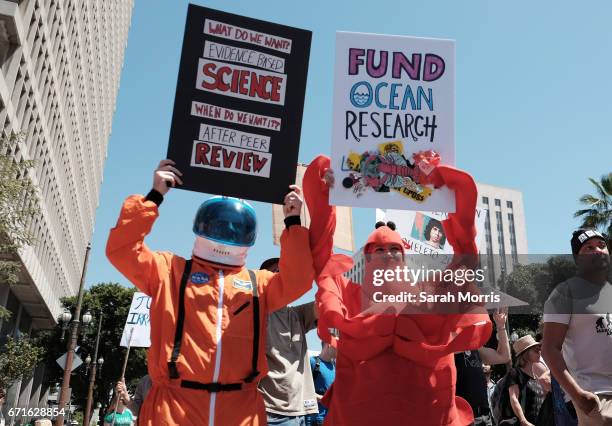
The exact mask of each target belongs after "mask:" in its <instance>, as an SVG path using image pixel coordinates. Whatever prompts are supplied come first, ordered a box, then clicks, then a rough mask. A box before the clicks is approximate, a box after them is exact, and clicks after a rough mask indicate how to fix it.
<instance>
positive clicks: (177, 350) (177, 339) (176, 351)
mask: <svg viewBox="0 0 612 426" xmlns="http://www.w3.org/2000/svg"><path fill="white" fill-rule="evenodd" d="M190 273H191V259H189V260H187V261H186V262H185V269H184V270H183V277H182V278H181V285H180V287H179V298H178V302H179V306H178V318H177V320H176V328H175V330H174V347H173V348H172V356H171V358H170V361H168V373H169V375H170V378H171V379H178V378H179V377H180V374H179V372H178V369H177V368H176V360H177V359H178V357H179V355H180V354H181V345H182V343H183V326H184V325H185V288H186V287H187V281H188V280H189V274H190Z"/></svg>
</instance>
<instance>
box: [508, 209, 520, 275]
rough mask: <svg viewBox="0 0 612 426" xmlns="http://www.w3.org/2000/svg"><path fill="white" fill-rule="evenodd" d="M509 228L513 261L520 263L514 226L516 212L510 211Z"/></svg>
mask: <svg viewBox="0 0 612 426" xmlns="http://www.w3.org/2000/svg"><path fill="white" fill-rule="evenodd" d="M508 228H509V229H510V250H511V253H512V262H514V263H515V264H516V263H518V254H517V250H516V232H515V228H514V214H512V213H508Z"/></svg>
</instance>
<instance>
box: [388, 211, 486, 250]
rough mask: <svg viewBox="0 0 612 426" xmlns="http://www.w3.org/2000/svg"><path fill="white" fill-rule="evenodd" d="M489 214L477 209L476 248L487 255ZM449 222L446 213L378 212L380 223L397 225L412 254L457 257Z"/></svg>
mask: <svg viewBox="0 0 612 426" xmlns="http://www.w3.org/2000/svg"><path fill="white" fill-rule="evenodd" d="M486 216H487V210H483V209H482V208H480V207H477V208H476V217H475V223H476V246H477V247H478V250H479V251H480V252H483V251H485V250H484V248H485V246H484V244H485V240H484V238H483V236H484V233H485V231H484V226H485V218H486ZM447 218H448V214H447V213H443V212H419V211H406V210H391V209H390V210H382V209H376V221H383V222H388V221H391V222H394V223H395V226H396V230H397V232H398V233H399V234H400V236H401V237H402V240H404V243H405V244H404V248H405V249H406V253H408V254H425V255H439V254H453V247H452V246H451V245H450V244H449V243H448V242H447V241H446V235H444V229H443V227H442V222H443V221H444V220H446V219H447Z"/></svg>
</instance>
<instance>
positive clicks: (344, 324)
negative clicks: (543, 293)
mask: <svg viewBox="0 0 612 426" xmlns="http://www.w3.org/2000/svg"><path fill="white" fill-rule="evenodd" d="M328 167H329V159H328V158H327V157H323V156H320V157H317V158H316V159H315V160H314V161H313V162H312V163H311V165H310V166H309V167H308V169H307V170H306V174H305V176H304V182H303V185H304V196H305V200H306V203H307V205H308V209H309V211H311V212H313V211H316V212H317V214H313V215H312V221H311V223H310V244H311V248H312V252H313V261H314V263H315V272H316V274H317V283H318V285H319V290H318V292H317V295H316V301H317V305H318V309H319V324H318V331H319V335H320V336H321V338H323V339H324V340H327V341H329V340H332V338H331V336H330V334H329V328H335V329H337V330H339V332H340V339H339V340H338V341H337V345H338V356H337V364H336V379H335V382H334V384H333V385H332V387H331V388H330V389H329V390H328V392H327V393H326V395H325V398H324V400H323V403H324V405H327V406H328V408H329V413H328V415H327V417H326V419H325V424H326V425H333V426H339V425H342V426H344V425H346V426H349V425H350V426H359V425H372V424H379V425H393V426H398V425H415V426H441V425H452V426H465V425H468V424H471V423H472V422H473V414H472V410H471V408H470V406H469V405H468V403H467V402H466V401H465V400H463V399H461V398H459V397H456V396H455V383H456V370H455V365H454V359H453V353H454V352H458V351H464V350H470V349H476V348H479V347H481V346H482V345H484V343H485V342H486V341H487V340H488V338H489V336H490V334H491V322H490V321H489V318H488V315H487V314H486V311H484V310H483V309H480V310H478V312H479V313H469V314H446V315H442V314H420V315H405V314H404V315H397V314H395V315H388V314H367V315H364V314H363V313H362V304H361V298H362V289H361V286H359V285H358V284H355V283H353V282H350V281H349V280H348V279H347V278H345V277H344V276H343V274H344V273H345V272H346V271H348V270H350V269H351V267H352V265H353V262H352V259H350V258H348V257H347V256H343V255H332V252H331V250H332V244H333V243H332V239H333V232H334V229H335V223H336V220H335V211H334V208H333V207H330V206H329V198H328V195H329V191H328V188H327V185H326V184H325V182H324V181H323V176H324V173H325V171H326V170H327V168H328ZM430 179H431V182H432V183H434V185H435V186H441V185H442V184H446V185H448V186H449V187H450V188H451V189H455V190H456V202H457V205H456V207H457V209H456V210H457V213H455V214H450V215H449V219H448V220H447V221H445V223H444V224H443V226H444V230H445V234H446V236H447V238H448V241H449V242H450V243H451V244H452V245H453V248H454V250H455V259H453V263H454V262H455V261H458V260H459V255H458V254H476V253H477V249H476V245H475V243H474V236H475V227H474V213H475V207H476V198H477V193H476V186H475V184H474V181H473V179H472V178H471V176H469V175H467V173H464V172H461V171H459V170H456V169H453V168H450V167H445V166H438V167H436V169H435V170H434V172H433V173H432V174H431V177H430ZM383 228H386V227H383ZM383 228H379V229H377V230H376V231H374V232H373V233H372V235H371V236H370V238H369V239H368V243H369V244H370V243H382V244H386V243H389V242H398V243H399V244H401V239H400V238H399V235H398V234H396V233H395V232H393V231H391V230H390V229H389V228H386V231H381V230H382V229H383ZM392 234H395V237H393V236H392ZM366 249H367V245H366ZM451 267H452V266H451ZM366 268H367V267H366ZM366 275H367V270H366Z"/></svg>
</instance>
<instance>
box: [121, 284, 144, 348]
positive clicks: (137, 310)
mask: <svg viewBox="0 0 612 426" xmlns="http://www.w3.org/2000/svg"><path fill="white" fill-rule="evenodd" d="M150 309H151V297H150V296H147V295H146V294H144V293H141V292H136V293H134V296H133V297H132V304H131V305H130V312H129V313H128V316H127V318H126V320H125V327H123V335H122V336H121V343H120V345H121V346H123V347H127V346H128V340H129V336H130V330H132V329H133V330H134V331H133V332H132V341H131V344H130V346H132V347H140V348H148V347H149V346H151V317H150V314H149V311H150Z"/></svg>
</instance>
